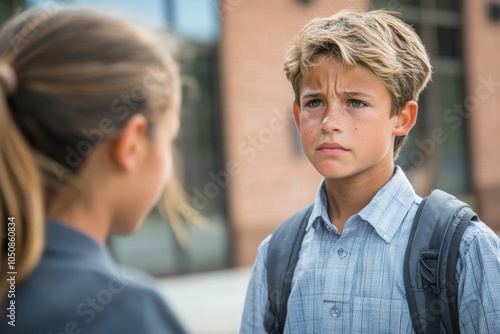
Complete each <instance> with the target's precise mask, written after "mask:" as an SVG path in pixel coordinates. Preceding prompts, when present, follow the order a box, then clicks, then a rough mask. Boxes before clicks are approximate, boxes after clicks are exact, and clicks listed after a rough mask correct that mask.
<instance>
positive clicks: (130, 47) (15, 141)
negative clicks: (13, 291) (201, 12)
mask: <svg viewBox="0 0 500 334" xmlns="http://www.w3.org/2000/svg"><path fill="white" fill-rule="evenodd" d="M159 42H160V41H158V40H157V39H155V38H153V36H152V35H150V34H148V33H147V32H146V31H143V30H142V29H140V28H138V27H134V26H132V25H130V24H128V23H125V22H123V21H121V20H118V19H115V18H112V17H109V16H106V15H103V14H98V13H96V12H93V11H90V10H82V9H75V8H59V9H57V10H53V11H50V12H47V11H42V10H40V9H36V8H35V9H32V10H29V11H27V12H25V13H23V14H22V15H21V16H19V17H17V18H14V19H13V20H12V21H11V22H9V23H8V24H7V25H6V26H4V28H3V29H2V31H1V32H0V69H1V71H0V81H1V82H0V83H1V84H2V85H0V217H2V218H1V219H2V220H3V221H2V223H1V224H2V225H1V226H2V230H1V237H2V243H1V245H2V249H1V251H0V256H1V260H0V263H2V265H5V263H6V261H7V258H8V247H7V245H8V243H7V242H6V241H7V235H8V230H7V223H6V219H7V217H15V223H16V224H15V229H16V230H15V242H16V244H15V255H16V271H17V280H18V281H22V280H23V279H25V278H26V277H27V276H28V275H29V274H30V272H31V271H32V270H33V268H34V267H35V266H36V264H37V263H38V260H39V258H40V256H41V252H42V249H43V244H44V230H45V228H44V216H45V208H46V206H47V205H48V203H50V200H51V196H52V195H53V194H54V192H55V191H56V190H57V188H58V187H60V186H61V184H64V183H65V182H66V181H68V180H70V177H68V176H71V175H75V174H77V173H78V171H79V167H80V166H81V165H82V163H83V162H84V161H85V158H86V157H87V156H88V155H90V154H91V153H92V149H93V146H97V145H99V144H100V143H102V142H104V141H107V140H110V139H112V138H116V136H118V135H119V134H120V132H121V130H122V129H123V128H124V127H125V125H126V123H127V121H128V120H129V119H130V117H131V116H133V115H134V114H137V113H141V114H143V115H145V117H146V118H147V119H148V131H149V133H150V134H151V133H152V132H153V131H154V130H155V123H156V121H157V119H158V118H159V116H160V115H161V114H163V113H164V112H165V111H167V110H169V109H170V108H171V101H172V99H173V96H174V94H180V83H179V74H178V69H177V66H176V64H175V61H174V60H173V58H172V56H171V55H170V53H169V52H168V51H166V50H164V49H160V45H161V43H159ZM2 73H3V74H2ZM124 94H125V95H126V96H128V100H127V101H125V102H123V98H122V97H123V96H124ZM130 96H132V97H134V96H135V99H132V100H131V99H130ZM117 101H118V103H116V102H117ZM121 102H123V103H121ZM92 136H93V137H92ZM89 138H93V139H94V141H92V140H91V139H89ZM89 143H90V144H91V145H89ZM84 144H85V145H84ZM69 150H73V151H74V152H77V153H78V154H80V156H79V157H78V158H79V160H78V161H76V160H75V159H73V160H72V159H69V158H68V157H69V155H68V154H69V153H68V152H69ZM5 275H6V270H5V268H2V271H1V274H0V282H1V283H0V299H2V297H3V296H5V292H6V289H7V285H6V284H7V282H6V277H5Z"/></svg>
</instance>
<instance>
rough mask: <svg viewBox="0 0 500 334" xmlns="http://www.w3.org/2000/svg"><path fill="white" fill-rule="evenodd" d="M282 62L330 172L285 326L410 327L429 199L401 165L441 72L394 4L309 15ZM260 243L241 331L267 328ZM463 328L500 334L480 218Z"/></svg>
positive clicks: (466, 279) (472, 237)
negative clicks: (417, 244)
mask: <svg viewBox="0 0 500 334" xmlns="http://www.w3.org/2000/svg"><path fill="white" fill-rule="evenodd" d="M284 69H285V72H286V75H287V78H288V80H289V81H290V82H291V84H292V86H293V89H294V92H295V101H294V103H293V115H294V119H295V123H296V125H297V128H298V130H299V132H300V135H301V140H302V146H303V149H304V153H305V155H306V156H307V158H308V159H309V161H310V162H311V164H312V165H313V166H314V168H316V170H317V171H318V172H319V173H320V174H321V175H323V176H324V180H323V181H322V182H321V184H320V186H319V189H318V192H317V195H316V199H315V202H314V205H313V208H312V212H311V215H310V217H309V218H308V223H307V227H306V230H305V236H304V239H303V241H302V245H301V248H300V255H299V259H298V263H297V266H296V268H295V272H294V275H293V280H292V285H291V293H290V295H289V299H288V304H287V305H288V311H287V317H286V322H285V328H284V333H412V332H413V327H412V322H411V319H410V314H409V308H408V302H407V299H406V294H405V286H404V281H403V260H404V255H405V249H406V246H407V243H408V238H409V234H410V229H411V226H412V221H413V219H414V217H415V213H416V210H417V208H418V206H419V204H420V202H421V200H422V199H421V198H420V197H419V196H417V195H416V194H415V192H414V190H413V188H412V186H411V184H410V183H409V181H408V180H407V178H406V176H405V175H404V173H403V172H402V170H401V169H400V168H399V167H397V166H395V165H394V159H395V158H396V157H397V155H398V152H399V150H400V149H401V145H402V144H403V143H404V141H405V139H406V136H407V134H408V132H409V131H410V130H411V129H412V127H413V126H414V125H415V122H416V119H417V113H418V105H417V102H416V101H417V99H418V96H419V94H420V92H421V91H422V90H423V89H424V87H425V86H426V84H427V82H428V80H429V79H430V76H431V65H430V62H429V58H428V55H427V52H426V50H425V48H424V46H423V45H422V42H421V41H420V39H419V37H418V36H417V35H416V33H415V32H414V31H413V29H412V28H411V27H409V26H408V25H406V24H405V23H403V22H402V21H401V20H400V19H398V18H396V17H394V16H392V15H391V13H388V12H384V11H370V12H366V13H360V12H351V11H341V12H339V13H337V14H335V15H333V16H331V17H327V18H317V19H313V20H311V21H310V22H309V23H307V24H306V25H305V26H304V27H303V28H302V29H301V30H300V31H299V32H298V34H297V35H296V36H295V39H294V43H293V45H292V46H291V48H290V49H289V51H288V52H287V54H286V60H285V65H284ZM269 240H270V237H268V238H266V239H265V240H264V241H263V242H262V244H261V245H260V247H259V252H258V255H257V259H256V261H255V265H254V269H253V272H252V277H251V281H250V285H249V289H248V293H247V298H246V303H245V310H244V313H243V320H242V325H241V333H265V332H266V329H265V326H264V320H265V319H264V318H265V314H266V307H267V306H268V290H267V281H266V274H267V268H266V258H267V250H268V245H269ZM456 277H457V281H458V287H459V291H458V305H459V319H460V321H459V322H460V323H459V327H460V331H461V332H463V333H500V320H499V319H500V307H499V305H500V241H499V240H498V238H497V237H496V235H495V234H494V233H493V232H492V231H491V230H490V229H489V228H488V227H487V226H486V225H485V224H484V223H482V222H480V221H471V222H470V223H469V225H468V226H467V228H466V230H465V233H464V236H463V238H462V240H461V243H460V252H459V256H458V262H457V268H456Z"/></svg>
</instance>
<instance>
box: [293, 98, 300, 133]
mask: <svg viewBox="0 0 500 334" xmlns="http://www.w3.org/2000/svg"><path fill="white" fill-rule="evenodd" d="M293 119H294V120H295V125H296V126H297V129H298V130H299V131H300V106H299V104H298V103H297V101H293Z"/></svg>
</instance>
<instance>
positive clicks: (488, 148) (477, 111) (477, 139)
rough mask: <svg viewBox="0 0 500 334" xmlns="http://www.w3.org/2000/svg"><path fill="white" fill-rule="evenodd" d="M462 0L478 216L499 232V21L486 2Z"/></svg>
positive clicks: (473, 178)
mask: <svg viewBox="0 0 500 334" xmlns="http://www.w3.org/2000/svg"><path fill="white" fill-rule="evenodd" d="M462 3H463V5H464V23H465V26H464V42H465V57H466V58H465V59H466V71H467V72H466V73H467V82H468V86H467V97H466V100H465V104H466V105H467V103H468V104H469V110H470V123H469V124H470V157H471V162H472V164H471V167H472V182H473V187H474V191H475V193H476V194H477V199H478V203H479V210H480V212H479V213H480V216H481V219H482V220H483V221H484V222H486V223H487V224H488V225H489V226H490V227H492V228H493V229H495V230H497V231H500V61H499V58H500V38H499V36H500V21H497V22H491V20H490V19H489V18H488V15H487V10H486V6H487V2H484V1H462Z"/></svg>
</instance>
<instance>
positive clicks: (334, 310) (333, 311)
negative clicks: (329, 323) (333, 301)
mask: <svg viewBox="0 0 500 334" xmlns="http://www.w3.org/2000/svg"><path fill="white" fill-rule="evenodd" d="M330 314H331V315H332V317H338V316H339V315H340V308H338V307H337V305H333V307H332V308H331V309H330Z"/></svg>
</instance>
